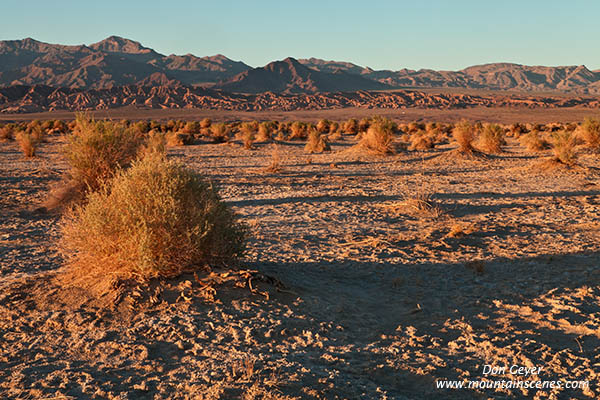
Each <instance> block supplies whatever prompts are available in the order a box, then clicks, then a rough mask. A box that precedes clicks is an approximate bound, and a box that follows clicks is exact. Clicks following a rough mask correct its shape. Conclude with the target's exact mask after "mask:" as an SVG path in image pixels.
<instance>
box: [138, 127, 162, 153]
mask: <svg viewBox="0 0 600 400" xmlns="http://www.w3.org/2000/svg"><path fill="white" fill-rule="evenodd" d="M165 136H166V135H164V134H162V133H159V132H157V131H154V130H152V131H150V132H148V137H147V139H146V143H145V144H144V145H143V147H142V154H141V155H142V156H144V155H150V154H155V153H158V154H165V152H166V146H167V140H166V137H165Z"/></svg>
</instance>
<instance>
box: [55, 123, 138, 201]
mask: <svg viewBox="0 0 600 400" xmlns="http://www.w3.org/2000/svg"><path fill="white" fill-rule="evenodd" d="M76 122H77V123H76V126H75V129H74V131H73V133H72V134H71V135H69V136H67V143H66V144H65V146H64V154H65V157H66V159H67V161H68V163H69V165H70V170H69V175H70V177H71V179H73V180H75V181H77V182H80V183H81V184H82V185H83V187H86V188H89V189H90V190H96V189H98V188H99V187H100V185H101V183H102V182H103V181H105V180H106V179H109V178H111V177H112V176H113V175H114V173H115V171H116V170H117V169H119V168H124V167H127V166H128V165H129V164H130V163H131V162H132V161H133V159H135V157H136V156H137V154H138V152H139V150H140V148H141V146H142V144H143V143H144V138H143V135H142V134H140V133H138V132H136V131H135V130H134V129H131V128H130V127H127V126H124V125H123V124H120V123H116V122H112V121H95V120H93V119H90V118H89V117H88V116H87V115H84V114H78V115H77V118H76Z"/></svg>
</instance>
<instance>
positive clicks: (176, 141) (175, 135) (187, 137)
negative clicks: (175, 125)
mask: <svg viewBox="0 0 600 400" xmlns="http://www.w3.org/2000/svg"><path fill="white" fill-rule="evenodd" d="M165 139H166V144H167V146H169V147H177V146H187V145H190V144H192V143H194V135H192V134H190V133H184V132H168V133H167V134H166V136H165Z"/></svg>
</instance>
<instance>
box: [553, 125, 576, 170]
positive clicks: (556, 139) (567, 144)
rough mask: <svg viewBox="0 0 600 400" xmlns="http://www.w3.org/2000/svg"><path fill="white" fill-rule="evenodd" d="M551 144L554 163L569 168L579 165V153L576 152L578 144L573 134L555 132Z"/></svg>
mask: <svg viewBox="0 0 600 400" xmlns="http://www.w3.org/2000/svg"><path fill="white" fill-rule="evenodd" d="M551 142H552V153H553V154H554V158H553V159H554V161H557V162H560V163H561V164H564V165H569V166H572V165H575V164H577V152H576V151H575V146H576V144H577V142H576V139H575V136H574V135H573V134H572V133H571V132H565V131H563V132H554V133H553V134H552V140H551Z"/></svg>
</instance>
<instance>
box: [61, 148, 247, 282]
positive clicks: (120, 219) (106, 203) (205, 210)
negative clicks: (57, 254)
mask: <svg viewBox="0 0 600 400" xmlns="http://www.w3.org/2000/svg"><path fill="white" fill-rule="evenodd" d="M61 233H62V238H61V240H60V244H59V248H60V250H61V253H62V255H63V256H64V258H65V261H66V263H67V266H68V272H69V273H70V274H72V275H73V276H75V277H76V278H77V279H76V281H78V282H80V283H82V284H88V285H90V286H91V285H93V284H96V283H97V282H98V281H106V280H110V281H114V280H118V279H132V278H133V279H139V280H147V279H149V278H153V277H174V276H177V275H178V274H180V273H182V272H184V271H190V270H197V269H200V268H203V267H204V265H205V264H213V263H219V264H222V263H227V262H230V261H232V260H233V259H234V258H235V257H236V256H238V255H240V254H241V253H242V252H243V250H244V243H245V237H246V228H245V227H244V226H243V225H242V224H240V223H239V222H238V221H237V219H236V216H235V215H234V214H233V212H232V211H231V210H230V209H229V208H228V207H227V205H226V204H225V203H224V202H222V201H221V200H220V199H219V196H218V193H217V190H216V189H215V188H214V187H213V186H212V185H211V184H210V183H208V182H206V181H204V180H203V179H201V178H200V177H198V176H197V175H196V174H194V173H193V172H192V171H190V170H188V169H186V168H185V167H184V166H183V165H181V164H178V163H176V162H173V161H167V160H166V158H164V157H161V156H160V155H154V156H148V157H145V158H143V159H140V160H137V161H135V162H134V163H133V164H132V166H131V168H129V169H127V170H121V171H120V172H119V173H117V174H116V175H115V177H114V178H113V179H112V180H110V181H108V182H106V183H104V184H103V185H102V186H101V187H100V189H99V190H98V191H97V192H94V193H91V194H90V195H89V198H88V201H87V203H86V204H84V205H78V206H76V207H75V208H74V209H73V210H71V211H70V212H68V213H67V214H66V215H65V217H64V218H63V220H62V222H61Z"/></svg>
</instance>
